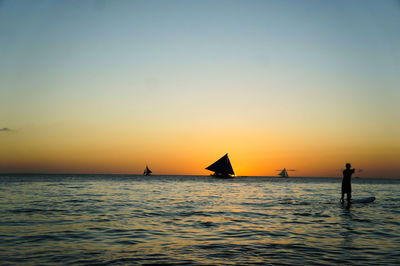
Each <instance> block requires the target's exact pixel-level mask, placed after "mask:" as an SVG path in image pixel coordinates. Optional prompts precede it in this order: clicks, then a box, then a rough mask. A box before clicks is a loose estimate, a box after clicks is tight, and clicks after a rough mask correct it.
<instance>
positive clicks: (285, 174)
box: [276, 168, 296, 177]
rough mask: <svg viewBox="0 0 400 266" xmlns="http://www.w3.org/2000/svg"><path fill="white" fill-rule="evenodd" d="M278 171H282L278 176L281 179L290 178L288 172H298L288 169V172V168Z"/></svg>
mask: <svg viewBox="0 0 400 266" xmlns="http://www.w3.org/2000/svg"><path fill="white" fill-rule="evenodd" d="M276 171H281V172H280V173H279V174H278V175H279V176H280V177H289V174H288V171H296V170H295V169H288V170H286V168H283V169H279V170H276Z"/></svg>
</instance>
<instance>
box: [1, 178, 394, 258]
mask: <svg viewBox="0 0 400 266" xmlns="http://www.w3.org/2000/svg"><path fill="white" fill-rule="evenodd" d="M0 184H1V186H0V239H1V241H0V260H1V261H2V262H4V263H5V264H7V263H9V264H21V263H28V262H29V263H32V264H48V263H63V264H66V263H71V264H95V263H100V264H101V263H105V264H113V263H116V264H129V263H140V264H145V263H170V264H182V263H187V264H245V263H246V264H255V263H262V264H276V263H282V264H318V263H320V264H339V263H340V264H350V263H352V264H363V265H365V264H369V263H370V264H372V263H375V261H377V260H378V261H379V262H380V263H381V264H393V265H396V264H398V262H399V260H400V251H399V250H398V248H397V247H398V246H399V243H400V229H399V228H400V227H399V225H400V222H399V221H400V219H399V218H400V217H399V214H400V208H399V207H398V206H397V204H395V202H397V201H398V200H399V198H398V197H399V195H400V193H399V192H400V189H399V184H400V183H399V181H396V180H392V181H390V180H389V181H382V180H357V181H356V182H355V183H354V185H353V189H354V192H355V193H354V197H355V198H356V197H366V196H370V195H371V193H373V195H374V196H376V197H377V200H376V202H374V203H371V204H353V205H352V206H349V208H346V206H345V205H342V204H340V203H339V199H340V179H316V178H305V179H301V178H291V179H285V180H282V179H276V178H261V177H259V178H256V177H253V178H237V179H236V180H218V179H213V178H210V177H197V176H193V177H188V176H152V177H141V176H63V175H58V176H14V177H6V176H0Z"/></svg>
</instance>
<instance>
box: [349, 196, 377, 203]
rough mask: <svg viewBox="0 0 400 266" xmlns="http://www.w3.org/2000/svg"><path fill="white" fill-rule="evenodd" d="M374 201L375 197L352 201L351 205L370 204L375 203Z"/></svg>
mask: <svg viewBox="0 0 400 266" xmlns="http://www.w3.org/2000/svg"><path fill="white" fill-rule="evenodd" d="M374 200H375V197H368V198H362V199H354V200H351V203H370V202H373V201H374Z"/></svg>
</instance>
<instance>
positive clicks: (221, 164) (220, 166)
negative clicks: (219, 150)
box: [206, 154, 235, 175]
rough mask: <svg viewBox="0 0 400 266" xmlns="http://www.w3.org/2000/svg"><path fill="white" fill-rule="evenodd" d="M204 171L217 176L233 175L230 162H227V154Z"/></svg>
mask: <svg viewBox="0 0 400 266" xmlns="http://www.w3.org/2000/svg"><path fill="white" fill-rule="evenodd" d="M206 169H207V170H210V171H213V172H215V173H219V174H229V175H235V173H234V172H233V169H232V165H231V162H230V161H229V158H228V154H225V155H224V156H222V158H221V159H219V160H218V161H216V162H215V163H213V164H212V165H210V166H209V167H207V168H206Z"/></svg>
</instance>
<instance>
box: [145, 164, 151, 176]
mask: <svg viewBox="0 0 400 266" xmlns="http://www.w3.org/2000/svg"><path fill="white" fill-rule="evenodd" d="M151 173H153V172H152V171H151V170H150V169H149V167H147V165H146V169H145V170H144V171H143V175H151Z"/></svg>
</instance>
